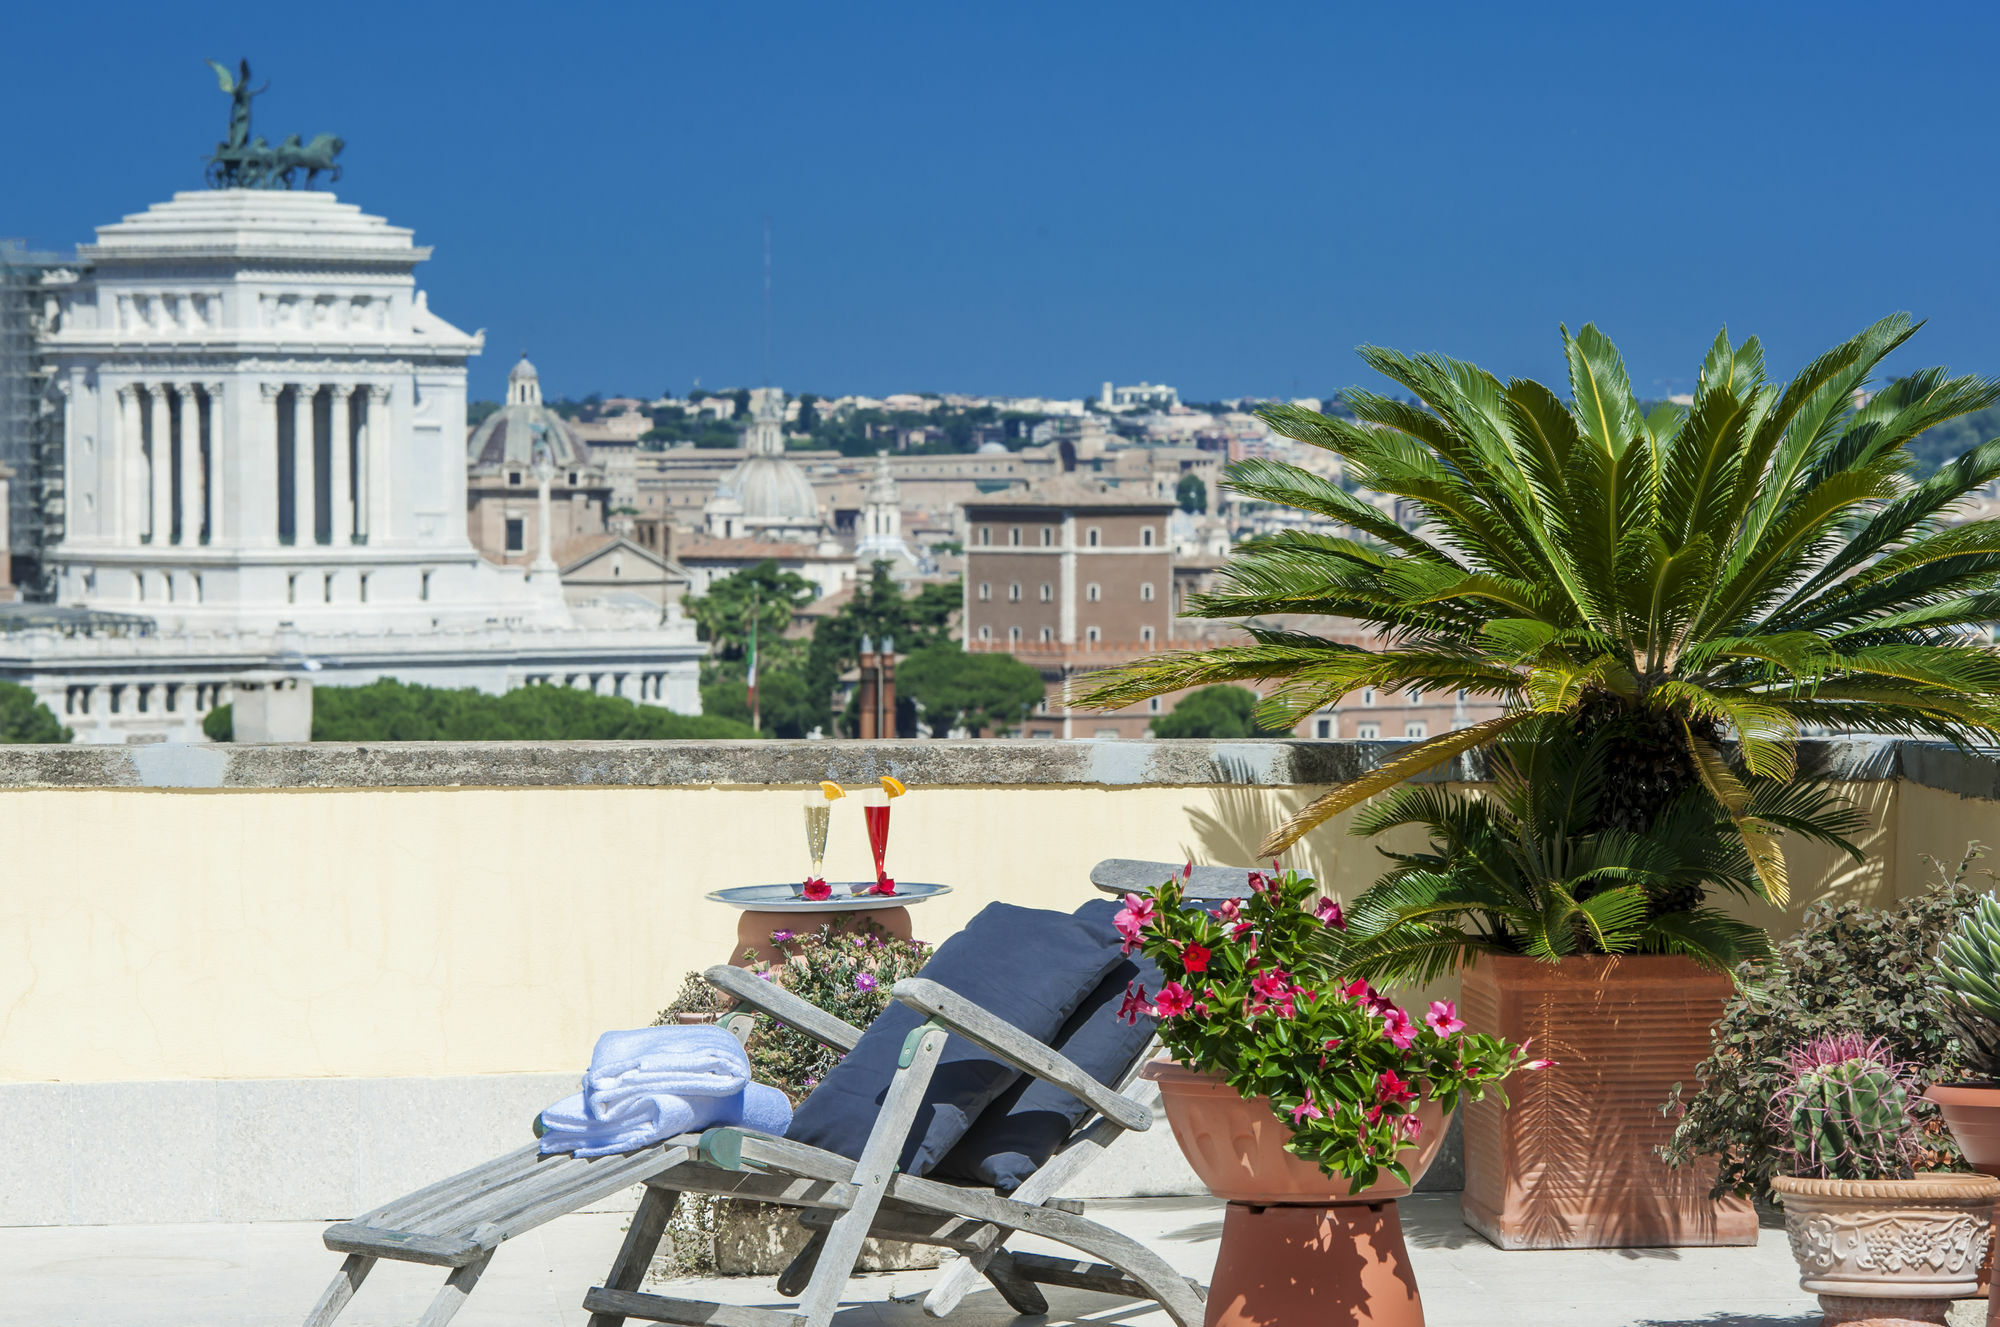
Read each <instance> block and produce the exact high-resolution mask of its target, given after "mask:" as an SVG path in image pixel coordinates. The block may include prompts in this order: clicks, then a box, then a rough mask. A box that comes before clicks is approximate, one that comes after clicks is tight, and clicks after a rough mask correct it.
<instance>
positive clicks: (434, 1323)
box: [417, 1249, 493, 1327]
mask: <svg viewBox="0 0 2000 1327" xmlns="http://www.w3.org/2000/svg"><path fill="white" fill-rule="evenodd" d="M492 1261H493V1250H492V1249H488V1250H487V1251H486V1252H485V1253H483V1254H481V1255H480V1256H479V1257H478V1258H477V1259H475V1260H474V1261H472V1262H469V1263H467V1264H466V1265H465V1266H463V1267H454V1268H453V1269H452V1272H451V1275H450V1276H448V1277H446V1278H445V1281H444V1288H443V1289H442V1290H440V1291H438V1292H437V1296H436V1297H435V1298H434V1299H432V1300H431V1303H430V1307H429V1308H427V1309H425V1310H424V1316H423V1317H421V1318H419V1319H417V1327H444V1325H445V1324H446V1323H448V1322H450V1321H451V1320H452V1319H453V1318H454V1317H456V1316H458V1311H459V1310H460V1309H462V1308H464V1307H465V1301H466V1299H467V1298H468V1297H469V1296H470V1295H471V1294H472V1288H473V1287H474V1286H476V1285H478V1284H479V1276H480V1273H482V1272H484V1271H485V1270H486V1264H487V1263H490V1262H492Z"/></svg>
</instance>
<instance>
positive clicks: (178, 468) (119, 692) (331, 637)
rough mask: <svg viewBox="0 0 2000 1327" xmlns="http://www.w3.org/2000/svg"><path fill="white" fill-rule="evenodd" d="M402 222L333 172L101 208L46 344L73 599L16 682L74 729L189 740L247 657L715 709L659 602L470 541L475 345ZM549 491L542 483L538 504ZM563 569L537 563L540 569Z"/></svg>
mask: <svg viewBox="0 0 2000 1327" xmlns="http://www.w3.org/2000/svg"><path fill="white" fill-rule="evenodd" d="M429 253H430V251H429V250H428V249H427V248H422V247H419V246H417V245H415V244H413V243H412V242H411V232H410V231H409V230H407V229H404V228H402V227H398V226H391V225H389V224H388V223H387V222H386V221H384V220H383V219H382V218H380V217H374V216H369V215H367V214H365V213H363V212H362V211H361V210H360V209H359V208H357V207H355V206H353V205H351V204H346V203H342V202H340V201H338V199H336V198H335V197H334V195H332V194H330V193H324V192H304V191H302V192H292V191H285V190H273V189H217V190H207V191H198V192H189V193H180V194H176V195H175V196H174V199H173V201H172V202H168V203H161V204H157V205H155V206H154V207H152V208H150V209H149V210H147V211H145V212H143V213H139V214H137V215H135V216H129V217H127V218H125V219H124V220H123V221H121V222H119V223H117V224H115V225H111V226H105V227H101V228H100V229H99V231H98V241H97V243H96V244H90V245H84V246H81V247H80V249H79V257H80V258H81V260H82V263H83V270H82V271H81V273H80V275H79V277H78V279H77V280H76V281H75V282H74V283H73V284H71V285H68V286H67V287H65V288H63V289H62V291H61V306H60V313H59V316H58V318H57V320H56V322H55V325H54V327H53V330H51V331H50V332H49V333H48V334H47V335H46V336H45V338H44V339H43V342H42V345H41V351H42V353H43V354H44V355H45V356H46V357H47V359H48V361H49V363H50V364H51V366H52V367H53V370H54V372H53V378H52V381H53V387H52V391H53V392H55V393H57V394H58V395H59V398H60V399H59V401H58V402H57V405H58V407H59V409H60V411H61V414H62V428H63V434H64V438H65V448H64V457H65V474H64V493H65V499H66V505H67V522H66V527H65V531H64V536H63V539H62V541H61V542H60V543H58V544H56V545H55V546H53V547H52V548H50V549H49V550H48V551H47V562H48V565H49V567H50V568H51V569H52V571H53V572H54V575H55V580H56V586H57V605H58V608H59V609H67V610H72V611H77V610H95V611H96V613H97V614H100V615H101V614H106V613H109V614H119V615H127V616H129V617H133V618H138V619H143V620H145V621H146V622H150V624H151V626H150V629H147V628H146V627H144V626H143V625H141V624H138V623H132V624H123V625H121V624H117V623H112V624H111V625H110V626H109V628H108V629H107V628H106V626H105V623H104V619H102V617H101V616H100V617H99V618H97V619H95V620H94V621H86V622H85V623H84V625H85V626H86V627H87V628H88V630H73V631H70V632H64V631H61V630H47V631H42V630H37V631H28V632H14V633H10V634H8V635H6V636H0V677H6V678H9V679H11V680H15V681H20V682H24V683H26V684H27V685H29V686H31V687H33V689H34V690H35V691H36V692H37V693H39V694H40V695H41V696H42V698H43V700H44V701H45V702H46V703H48V704H49V705H50V707H51V708H52V709H53V710H54V711H55V712H56V714H57V715H58V716H59V717H60V718H62V720H63V721H64V722H65V723H67V724H69V725H70V726H71V727H72V728H74V729H75V730H76V731H77V738H78V740H79V741H114V742H115V741H127V740H133V739H140V740H147V739H154V740H157V739H158V738H160V737H170V738H173V739H176V740H179V739H191V740H192V739H198V738H199V736H200V727H199V725H200V721H201V717H202V716H203V715H204V714H205V713H206V712H207V711H208V709H209V708H211V707H212V706H213V705H214V704H217V703H221V702H225V701H227V700H228V698H229V693H228V686H229V681H230V679H231V678H232V677H233V676H236V675H238V674H240V673H242V672H245V671H247V670H254V669H258V668H263V667H266V666H268V665H269V664H270V663H271V661H272V660H273V659H274V658H277V657H278V656H280V655H289V654H292V653H298V654H303V655H305V656H306V657H307V658H309V659H311V660H312V661H314V662H315V663H316V664H317V665H318V666H319V670H320V671H319V672H318V675H317V678H316V680H317V683H318V685H320V686H339V685H357V684H360V683H363V682H367V681H371V680H373V679H375V678H378V677H395V678H399V679H402V680H404V681H411V682H424V683H428V684H432V685H439V686H476V687H479V688H481V689H483V690H487V691H491V692H496V693H497V692H502V691H505V690H508V689H510V688H512V687H516V686H521V685H524V684H527V683H536V682H549V683H555V684H560V685H569V686H582V687H590V688H592V689H594V690H597V691H599V692H604V693H607V694H616V695H623V696H626V697H628V698H630V699H632V700H635V701H639V702H641V703H647V704H660V705H665V706H668V707H670V708H672V709H674V710H677V711H680V712H683V713H697V712H699V709H700V698H699V690H698V686H697V664H698V661H699V659H700V657H701V655H702V653H703V652H704V649H705V647H704V646H702V645H701V644H699V643H698V642H697V641H696V640H695V634H694V628H693V625H692V624H691V623H688V622H685V621H682V620H680V619H679V617H678V614H677V613H671V612H670V613H669V614H668V616H667V618H666V620H664V621H663V620H660V619H659V618H658V617H657V616H653V617H644V616H633V617H625V618H617V619H602V620H596V621H580V620H578V618H577V617H576V616H575V614H574V611H573V610H572V609H571V608H570V607H569V606H567V605H566V604H565V603H564V601H563V598H562V596H561V594H560V592H559V591H558V592H555V593H551V592H549V591H548V588H547V587H545V586H542V585H539V584H536V583H535V577H534V576H533V573H532V569H524V568H520V567H500V566H495V565H493V564H491V563H488V562H486V561H484V560H483V559H481V557H480V556H479V554H478V552H477V551H476V550H475V549H474V548H473V545H472V543H471V541H470V540H469V539H468V537H467V529H466V511H467V487H466V463H465V442H466V426H465V365H466V361H467V359H468V358H470V357H471V356H473V355H476V354H478V353H479V351H480V348H481V342H482V336H481V335H480V334H478V333H475V334H471V335H468V334H466V333H465V332H462V331H460V330H459V329H458V328H456V327H454V326H452V325H451V324H450V323H448V322H446V321H444V319H442V318H440V317H438V316H437V315H436V314H434V313H432V312H431V311H430V309H429V307H428V306H427V304H426V302H425V298H424V293H423V292H422V291H421V290H419V289H417V286H416V279H415V269H416V265H417V264H418V263H420V262H422V261H424V259H425V258H427V257H428V256H429ZM544 501H546V499H544ZM544 579H548V578H546V577H545V578H544Z"/></svg>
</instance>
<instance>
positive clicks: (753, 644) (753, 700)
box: [748, 589, 764, 733]
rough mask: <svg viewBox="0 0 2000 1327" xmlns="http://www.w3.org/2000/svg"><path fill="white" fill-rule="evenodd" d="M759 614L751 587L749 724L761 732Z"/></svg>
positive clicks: (762, 727) (756, 600)
mask: <svg viewBox="0 0 2000 1327" xmlns="http://www.w3.org/2000/svg"><path fill="white" fill-rule="evenodd" d="M760 616H761V614H760V612H759V599H758V592H757V591H756V590H755V589H752V590H751V591H750V673H749V676H748V682H749V686H750V726H751V727H752V728H754V729H756V730H757V731H758V732H760V733H761V732H763V731H764V719H763V715H762V714H761V713H760V712H759V710H758V707H757V619H758V617H760Z"/></svg>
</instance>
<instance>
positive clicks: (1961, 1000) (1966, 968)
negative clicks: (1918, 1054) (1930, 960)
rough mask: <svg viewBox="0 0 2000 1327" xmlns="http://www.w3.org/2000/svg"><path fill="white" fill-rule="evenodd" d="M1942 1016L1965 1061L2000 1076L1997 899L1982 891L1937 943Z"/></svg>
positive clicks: (1999, 925) (1990, 1076) (1999, 922)
mask: <svg viewBox="0 0 2000 1327" xmlns="http://www.w3.org/2000/svg"><path fill="white" fill-rule="evenodd" d="M1937 967H1938V984H1939V985H1941V986H1942V987H1943V988H1944V994H1945V1003H1944V1011H1943V1012H1944V1015H1945V1021H1946V1022H1947V1023H1948V1024H1950V1025H1951V1027H1952V1029H1953V1030H1954V1031H1955V1032H1957V1033H1958V1036H1959V1040H1960V1041H1962V1042H1964V1043H1965V1050H1966V1064H1967V1067H1968V1068H1970V1069H1971V1070H1972V1071H1973V1072H1974V1073H1975V1074H1977V1075H1978V1076H1979V1077H1981V1078H1984V1079H1988V1080H2000V900H1996V899H1995V898H1994V897H1993V895H1991V894H1982V895H1980V896H1979V901H1978V902H1977V903H1975V904H1974V905H1973V908H1972V911H1970V912H1968V913H1967V914H1966V915H1965V916H1964V917H1963V918H1961V919H1960V920H1959V923H1958V925H1957V926H1955V927H1953V928H1952V932H1951V934H1950V935H1947V936H1946V937H1945V938H1944V941H1943V942H1942V943H1941V944H1940V945H1939V946H1938V958H1937Z"/></svg>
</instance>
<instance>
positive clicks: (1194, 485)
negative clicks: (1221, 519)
mask: <svg viewBox="0 0 2000 1327" xmlns="http://www.w3.org/2000/svg"><path fill="white" fill-rule="evenodd" d="M1174 501H1175V502H1178V503H1179V504H1180V505H1181V510H1182V511H1186V512H1200V511H1207V510H1208V485H1206V484H1204V483H1202V482H1201V476H1200V475H1198V474H1195V473H1194V472H1193V471H1189V472H1188V473H1187V474H1184V475H1182V476H1181V482H1180V483H1178V484H1176V485H1174Z"/></svg>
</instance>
